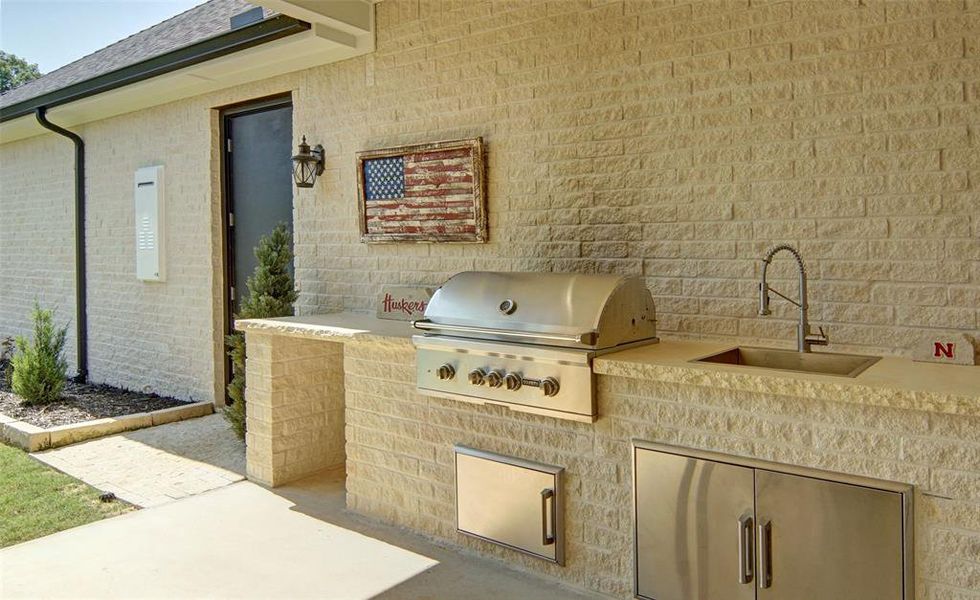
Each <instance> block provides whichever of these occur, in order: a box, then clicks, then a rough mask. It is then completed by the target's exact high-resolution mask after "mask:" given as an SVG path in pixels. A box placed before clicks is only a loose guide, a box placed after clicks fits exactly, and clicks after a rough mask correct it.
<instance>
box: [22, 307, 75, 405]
mask: <svg viewBox="0 0 980 600" xmlns="http://www.w3.org/2000/svg"><path fill="white" fill-rule="evenodd" d="M31 320H32V321H33V322H34V339H33V340H28V339H27V338H25V337H23V336H18V338H17V341H16V346H17V353H16V354H14V356H13V359H11V361H10V363H11V365H12V366H13V374H12V375H11V378H10V380H11V381H10V383H11V387H12V388H13V390H14V393H15V394H17V395H18V396H20V397H21V398H23V401H24V404H48V403H50V402H54V401H55V400H57V399H59V398H61V390H62V389H63V388H64V387H65V377H66V376H67V374H68V361H66V360H65V356H64V354H65V336H66V335H67V334H68V328H67V327H61V328H58V327H55V324H54V315H53V314H52V312H51V311H50V310H44V309H42V308H41V306H40V305H39V304H38V303H37V302H35V303H34V310H33V311H31Z"/></svg>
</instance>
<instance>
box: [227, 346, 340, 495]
mask: <svg viewBox="0 0 980 600" xmlns="http://www.w3.org/2000/svg"><path fill="white" fill-rule="evenodd" d="M246 347H247V358H246V379H247V381H248V387H247V388H246V390H245V399H246V406H247V418H248V421H247V434H246V439H245V442H246V450H247V462H248V478H249V479H251V480H253V481H258V482H260V483H263V484H265V485H281V484H283V483H287V482H289V481H293V480H295V479H299V478H300V477H303V476H305V475H309V474H311V473H315V472H317V471H322V470H324V469H329V468H343V466H344V458H345V457H344V370H343V364H344V346H343V344H339V343H331V342H321V341H314V340H304V339H299V338H294V337H287V336H272V335H265V334H258V333H252V332H248V333H246Z"/></svg>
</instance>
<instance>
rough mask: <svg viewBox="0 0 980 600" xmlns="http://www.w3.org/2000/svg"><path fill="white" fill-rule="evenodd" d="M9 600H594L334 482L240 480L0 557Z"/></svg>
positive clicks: (0, 585)
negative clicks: (432, 536)
mask: <svg viewBox="0 0 980 600" xmlns="http://www.w3.org/2000/svg"><path fill="white" fill-rule="evenodd" d="M0 597H2V598H4V599H8V598H76V599H77V598H168V599H175V598H284V599H285V598H289V599H293V598H324V599H343V600H348V599H349V600H355V599H367V598H379V599H385V600H401V599H405V600H408V599H419V600H421V599H432V600H441V599H456V598H460V599H462V598H466V599H473V600H479V599H484V598H485V599H488V600H489V599H491V598H493V599H507V600H518V599H535V600H536V599H541V600H550V599H555V600H558V599H572V600H575V599H580V598H581V599H584V598H598V597H599V596H595V595H590V594H587V593H584V592H580V591H577V590H573V589H570V588H568V587H566V586H563V585H562V584H559V583H557V582H554V581H551V580H545V579H540V578H537V577H534V576H531V575H528V574H525V573H521V572H518V571H514V570H512V569H509V568H507V567H505V566H503V565H501V564H500V563H497V562H494V561H490V560H486V559H482V558H478V557H474V556H471V555H466V554H462V553H459V552H456V551H454V550H451V549H447V548H443V547H439V546H435V545H433V544H431V543H429V542H428V541H426V540H424V539H422V538H420V537H417V536H414V535H411V534H408V533H406V532H404V531H402V530H398V529H396V528H393V527H388V526H384V525H380V524H377V523H375V522H372V521H369V520H366V519H362V518H360V517H358V516H357V515H353V514H351V513H349V512H347V511H346V510H345V509H344V487H343V479H342V475H341V474H338V473H333V474H329V473H328V474H322V475H318V476H314V477H311V478H308V479H305V480H302V481H299V482H297V483H295V484H291V485H287V486H283V487H281V488H276V489H275V490H269V489H266V488H263V487H261V486H258V485H255V484H253V483H250V482H247V481H243V482H239V483H234V484H231V485H228V486H225V487H222V488H220V489H216V490H212V491H209V492H205V493H202V494H199V495H196V496H193V497H189V498H185V499H182V500H178V501H175V502H170V503H168V504H164V505H161V506H156V507H153V508H148V509H144V510H141V511H137V512H133V513H129V514H126V515H123V516H120V517H116V518H112V519H108V520H105V521H99V522H96V523H91V524H89V525H85V526H82V527H78V528H76V529H71V530H68V531H63V532H61V533H57V534H54V535H51V536H48V537H45V538H41V539H38V540H34V541H31V542H27V543H24V544H20V545H18V546H13V547H10V548H6V549H4V550H0Z"/></svg>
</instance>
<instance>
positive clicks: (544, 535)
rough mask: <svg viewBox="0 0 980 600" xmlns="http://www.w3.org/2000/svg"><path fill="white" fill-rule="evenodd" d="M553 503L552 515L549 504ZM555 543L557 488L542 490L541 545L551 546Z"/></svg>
mask: <svg viewBox="0 0 980 600" xmlns="http://www.w3.org/2000/svg"><path fill="white" fill-rule="evenodd" d="M549 504H550V505H551V511H550V515H551V518H548V515H549V511H548V505H549ZM554 543H555V490H552V489H548V488H545V489H543V490H541V545H542V546H550V545H551V544H554Z"/></svg>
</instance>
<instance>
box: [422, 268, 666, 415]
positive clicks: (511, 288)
mask: <svg viewBox="0 0 980 600" xmlns="http://www.w3.org/2000/svg"><path fill="white" fill-rule="evenodd" d="M413 325H414V327H415V328H416V329H419V330H421V331H422V332H423V333H422V335H416V336H414V337H413V338H412V339H413V341H414V342H415V346H416V348H417V349H418V355H417V359H418V360H417V362H418V389H419V392H421V393H423V394H427V395H431V396H440V397H445V398H453V399H456V400H463V401H466V402H477V403H481V404H482V403H493V404H502V405H505V406H509V407H510V408H512V409H514V410H520V411H525V412H533V413H538V414H547V415H551V416H555V417H560V418H566V419H574V420H577V421H586V422H592V421H595V419H596V417H597V416H598V415H597V411H596V402H595V381H594V376H593V373H592V359H593V358H594V357H595V356H597V355H599V354H602V353H605V352H611V351H615V350H622V349H624V348H628V347H633V346H637V345H641V344H649V343H654V342H656V341H657V337H656V333H657V331H656V318H655V310H654V305H653V298H652V297H651V296H650V292H649V290H647V289H646V286H644V285H643V282H642V281H641V280H640V279H639V278H635V277H623V276H619V275H581V274H576V273H493V272H478V271H469V272H465V273H460V274H458V275H456V276H454V277H452V278H450V279H449V281H447V282H446V283H445V284H443V286H442V287H441V288H439V289H438V290H436V293H435V294H434V295H433V297H432V300H431V301H430V302H429V306H428V308H427V309H426V311H425V318H423V319H421V320H419V321H415V322H414V323H413Z"/></svg>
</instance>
